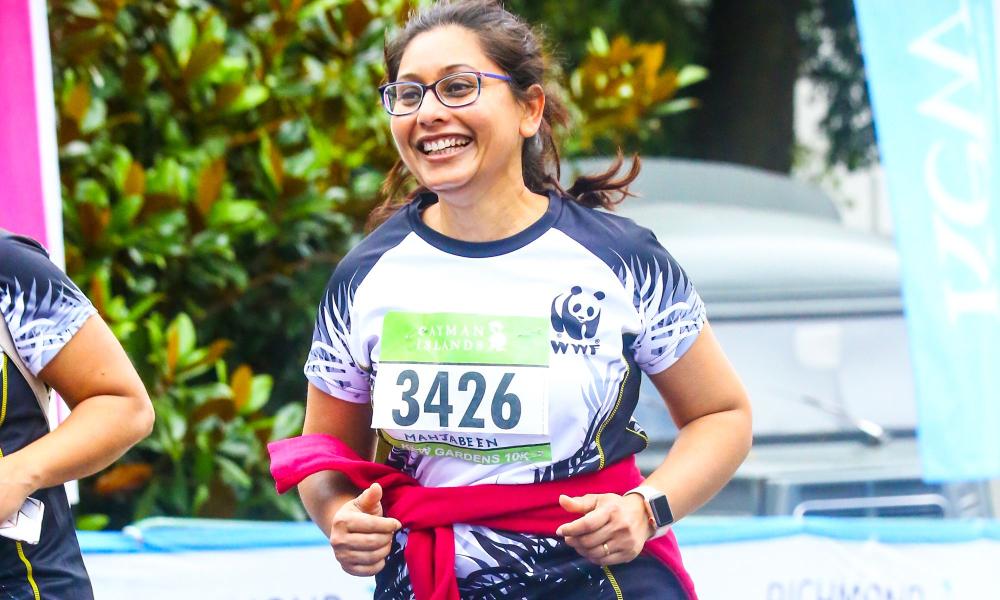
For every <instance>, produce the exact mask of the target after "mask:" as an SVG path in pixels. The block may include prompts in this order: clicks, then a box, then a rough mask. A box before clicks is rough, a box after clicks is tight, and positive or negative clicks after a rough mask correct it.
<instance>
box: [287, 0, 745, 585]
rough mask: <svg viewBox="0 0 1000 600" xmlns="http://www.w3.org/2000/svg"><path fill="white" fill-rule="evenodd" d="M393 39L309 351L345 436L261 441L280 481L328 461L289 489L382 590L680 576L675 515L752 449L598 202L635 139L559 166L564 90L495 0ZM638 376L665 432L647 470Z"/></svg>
mask: <svg viewBox="0 0 1000 600" xmlns="http://www.w3.org/2000/svg"><path fill="white" fill-rule="evenodd" d="M385 62H386V71H387V80H388V83H387V84H386V85H384V86H382V88H381V93H382V101H383V104H384V108H385V110H386V112H387V113H388V114H389V119H390V122H391V129H392V136H393V140H394V141H395V144H396V147H397V150H398V152H399V158H400V162H399V163H398V164H397V166H396V168H394V169H393V171H392V173H391V174H390V178H389V180H388V181H387V182H386V189H387V190H388V191H389V197H388V199H387V200H386V201H385V203H384V204H383V205H382V206H381V207H379V209H377V211H376V214H374V215H373V218H374V219H375V220H376V221H380V220H384V222H383V223H382V224H381V226H379V227H378V228H377V229H375V230H374V232H373V233H371V235H369V236H368V237H367V238H366V239H365V240H364V241H363V242H361V244H360V245H359V246H357V247H356V248H355V249H354V250H353V251H352V252H350V253H349V254H348V255H347V257H346V258H345V259H344V260H343V261H342V262H341V263H340V265H339V266H338V267H337V268H336V270H335V272H334V274H333V277H332V278H331V280H330V283H329V285H328V288H327V291H326V294H325V296H324V298H323V301H322V303H321V305H320V309H319V317H318V320H317V324H316V330H315V335H314V338H313V345H312V350H311V352H310V355H309V358H308V362H307V364H306V366H305V372H306V375H307V377H308V379H309V392H308V401H307V408H306V418H305V427H304V433H305V434H328V435H330V436H333V437H335V438H337V441H329V440H328V439H326V440H325V441H324V438H322V437H321V436H311V435H306V436H304V437H303V438H301V439H300V441H301V442H302V444H301V445H300V446H299V447H298V452H295V451H293V446H292V445H291V444H288V445H286V444H284V443H279V444H276V445H275V447H274V448H272V456H273V458H274V463H273V464H274V469H273V470H274V472H275V475H276V478H277V479H278V482H279V488H281V489H284V488H287V487H289V486H290V485H292V484H294V483H295V482H297V481H299V480H302V479H303V478H304V477H306V475H308V473H310V472H317V471H319V472H317V474H315V475H312V476H309V477H307V478H305V479H304V480H303V481H302V483H301V485H300V488H299V489H300V492H301V495H302V498H303V502H304V503H305V505H306V508H307V510H308V511H309V513H310V515H311V516H312V517H313V519H314V520H315V522H316V523H317V524H318V525H319V526H320V527H321V528H322V529H323V531H324V532H325V533H326V534H327V535H328V536H329V537H330V540H331V544H332V546H333V550H334V553H335V555H336V557H337V559H338V560H339V561H340V563H341V565H342V566H343V568H344V569H345V570H346V571H347V572H349V573H352V574H355V575H375V581H376V591H375V597H376V598H380V599H397V598H398V599H402V598H411V597H414V596H416V597H417V598H418V599H422V598H457V597H459V596H460V597H461V598H561V599H568V598H581V599H582V598H586V599H595V598H608V599H615V598H617V599H621V598H625V599H629V598H651V599H652V598H656V599H661V600H662V599H670V598H693V597H694V588H693V585H692V584H691V581H690V578H689V577H688V575H687V573H686V572H685V571H684V568H683V565H682V564H681V561H680V557H679V553H678V551H677V546H676V542H675V541H674V538H673V534H672V533H671V532H670V523H672V522H673V521H675V520H677V519H680V518H682V517H683V516H685V515H687V514H689V513H690V512H692V511H693V510H695V509H696V508H697V507H699V506H700V505H702V504H703V503H704V502H706V501H707V500H708V499H709V498H711V496H712V495H713V494H715V493H716V492H717V491H718V490H719V489H720V488H722V486H723V485H724V484H725V483H726V482H727V481H728V480H729V478H730V477H731V476H732V475H733V473H734V472H735V470H736V468H737V466H738V465H739V464H740V463H741V462H742V460H743V459H744V457H745V456H746V454H747V452H748V450H749V447H750V440H751V431H750V407H749V403H748V400H747V397H746V394H745V392H744V389H743V387H742V385H741V383H740V381H739V379H738V378H737V375H736V374H735V373H734V371H733V369H732V367H731V366H730V364H729V363H728V361H727V360H726V358H725V356H724V354H723V352H722V350H721V349H720V347H719V344H718V343H717V341H716V338H715V336H714V335H713V334H712V329H711V327H710V326H709V324H708V322H707V320H706V317H705V307H704V305H703V304H702V301H701V299H700V298H699V296H698V294H697V292H696V291H695V289H694V287H693V286H692V284H691V282H690V281H689V280H688V278H687V276H686V275H685V273H684V271H683V270H682V269H681V267H680V266H679V265H678V264H677V263H676V262H675V261H674V260H673V258H672V257H671V256H670V255H669V254H668V253H667V252H666V250H664V248H663V247H662V246H661V245H660V244H659V243H658V241H657V240H656V238H655V237H654V236H653V234H652V233H651V232H650V231H648V230H647V229H644V228H642V227H639V226H637V225H636V224H635V223H633V222H631V221H630V220H628V219H624V218H621V217H617V216H614V215H612V214H609V213H608V212H604V211H598V210H595V208H599V207H604V208H611V207H612V206H613V205H614V204H615V203H616V202H617V201H619V200H620V198H621V197H623V196H624V193H625V192H626V191H627V186H628V184H629V183H630V182H631V181H632V180H633V179H634V178H635V176H636V175H637V173H638V161H636V164H635V166H633V168H632V170H631V172H629V173H628V174H627V175H625V176H624V177H620V178H617V179H616V177H617V171H618V169H619V167H620V166H621V161H618V163H617V164H616V165H615V167H614V168H613V169H612V170H611V171H609V172H607V173H604V174H601V175H596V176H590V177H582V178H580V179H578V180H577V181H576V183H575V184H574V185H573V186H572V187H570V188H569V189H568V190H563V189H562V188H561V187H560V186H559V183H558V178H557V168H558V164H559V157H558V152H557V147H556V143H555V141H554V140H553V128H554V127H556V126H558V125H564V124H565V123H566V119H567V111H566V109H565V107H564V106H563V105H562V104H561V103H560V102H559V99H558V96H557V95H555V94H553V93H551V89H550V88H548V87H547V85H546V81H547V76H548V75H549V73H548V67H549V62H548V59H547V57H546V56H545V54H544V53H543V50H542V44H541V41H540V38H539V36H537V35H536V34H535V33H534V32H533V31H532V29H531V28H530V27H529V26H528V25H527V24H525V23H524V22H523V21H521V20H520V19H519V18H517V17H515V16H514V15H512V14H510V13H509V12H507V11H506V10H504V9H503V8H502V7H501V6H500V5H499V4H498V3H496V2H490V1H485V0H476V1H470V2H454V3H439V4H436V5H434V6H432V7H430V8H428V9H426V10H424V11H422V12H420V13H417V14H416V15H415V16H413V18H412V19H411V20H410V21H409V23H408V24H407V25H406V26H405V28H404V29H403V30H402V31H401V32H400V33H399V34H398V35H396V37H395V38H393V39H392V40H391V41H389V42H388V43H387V45H386V49H385ZM411 182H412V183H415V186H414V185H410V184H411ZM409 189H413V191H412V192H410V193H408V194H403V193H402V192H401V190H409ZM641 373H645V374H646V375H647V376H648V377H650V378H651V380H652V381H653V383H654V384H655V385H656V387H657V389H658V390H659V391H660V393H661V394H662V396H663V398H664V400H665V401H666V403H667V405H668V407H669V409H670V412H671V414H672V416H673V418H674V420H675V421H676V423H677V425H678V427H679V430H680V431H679V434H678V436H677V439H676V442H675V443H674V444H673V447H672V449H671V451H670V453H669V455H668V456H667V457H666V459H665V460H664V462H663V463H662V465H661V466H660V467H659V468H657V469H656V470H655V471H654V472H653V473H651V474H650V475H649V477H647V478H646V479H645V480H644V481H643V480H642V478H641V476H639V475H638V474H637V473H638V472H637V471H636V469H635V466H634V462H633V460H632V457H633V455H634V454H635V453H637V452H639V451H641V450H642V449H644V448H645V447H646V445H647V436H646V435H645V433H644V432H643V430H642V428H641V427H640V426H639V424H638V423H636V422H635V421H634V420H633V418H632V413H633V411H634V409H635V407H636V403H637V400H638V390H639V381H640V376H641ZM307 440H312V441H311V442H309V443H306V442H307ZM309 444H312V445H309ZM326 451H329V455H328V456H327V457H326V458H324V459H323V460H319V459H317V458H316V457H317V456H319V455H320V454H322V453H323V452H326ZM368 461H372V462H374V463H376V464H375V465H372V462H368ZM306 463H308V466H303V465H306ZM324 469H334V470H336V471H339V472H334V471H331V470H324ZM369 483H370V485H369ZM452 532H453V538H452ZM452 539H453V541H452ZM409 546H413V548H410V547H409ZM417 548H419V549H417ZM644 548H645V550H646V551H645V552H643V550H644Z"/></svg>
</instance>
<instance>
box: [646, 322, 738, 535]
mask: <svg viewBox="0 0 1000 600" xmlns="http://www.w3.org/2000/svg"><path fill="white" fill-rule="evenodd" d="M650 380H651V381H652V382H653V384H654V385H655V386H656V388H657V389H658V390H659V391H660V394H661V395H662V396H663V399H664V400H665V401H666V403H667V406H668V407H669V408H670V414H671V416H672V417H673V419H674V422H675V423H677V427H678V428H679V430H680V431H679V432H678V434H677V439H676V440H675V441H674V444H673V446H672V447H671V448H670V452H669V453H668V454H667V457H666V459H665V460H664V461H663V463H662V464H661V465H660V466H659V467H657V468H656V470H655V471H653V472H652V473H651V474H650V476H649V477H648V478H647V479H646V481H645V485H650V486H652V487H655V488H656V489H658V490H660V491H662V492H663V493H665V494H666V495H667V500H668V501H669V502H670V510H671V512H672V513H673V515H674V519H680V518H681V517H683V516H685V515H687V514H689V513H691V512H693V511H695V510H696V509H697V508H698V507H700V506H701V505H703V504H704V503H705V502H708V500H709V499H711V498H712V496H714V495H715V494H716V493H717V492H718V491H719V490H721V489H722V487H723V486H724V485H726V482H728V481H729V479H730V478H731V477H732V476H733V474H734V473H735V472H736V469H737V468H738V467H739V466H740V464H741V463H742V462H743V459H745V458H746V456H747V453H748V452H749V451H750V443H751V440H752V432H751V414H750V400H749V399H748V398H747V393H746V390H744V389H743V384H742V383H741V382H740V379H739V376H738V375H737V374H736V371H735V370H734V369H733V366H732V365H731V364H730V363H729V360H728V359H727V358H726V355H725V354H724V353H723V351H722V348H721V347H720V346H719V342H718V340H717V339H716V338H715V334H714V333H713V332H712V328H711V327H710V326H709V324H708V323H705V327H704V329H703V330H702V331H701V333H700V334H699V335H698V339H697V340H696V341H695V342H694V344H692V345H691V348H689V349H688V351H687V352H686V353H685V354H684V356H682V357H681V358H680V359H679V360H678V361H677V362H676V363H674V365H673V366H671V367H670V368H669V369H667V370H666V371H663V372H661V373H658V374H656V375H653V376H652V377H650Z"/></svg>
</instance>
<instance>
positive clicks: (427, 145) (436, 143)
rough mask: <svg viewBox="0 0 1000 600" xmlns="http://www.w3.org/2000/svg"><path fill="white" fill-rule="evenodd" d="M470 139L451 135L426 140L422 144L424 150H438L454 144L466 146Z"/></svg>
mask: <svg viewBox="0 0 1000 600" xmlns="http://www.w3.org/2000/svg"><path fill="white" fill-rule="evenodd" d="M470 141H471V140H469V139H468V138H460V137H449V138H441V139H437V140H431V141H429V142H424V143H423V144H422V145H421V146H422V149H423V151H424V152H437V151H439V150H444V149H445V148H451V147H452V146H466V145H468V144H469V142H470Z"/></svg>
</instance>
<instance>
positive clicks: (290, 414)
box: [269, 402, 305, 441]
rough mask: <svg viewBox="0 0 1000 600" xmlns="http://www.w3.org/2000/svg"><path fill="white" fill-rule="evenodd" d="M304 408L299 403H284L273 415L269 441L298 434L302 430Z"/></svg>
mask: <svg viewBox="0 0 1000 600" xmlns="http://www.w3.org/2000/svg"><path fill="white" fill-rule="evenodd" d="M304 418H305V409H304V408H303V407H302V404H301V403H298V402H296V403H294V404H286V405H285V406H282V407H281V408H280V409H279V410H278V412H277V413H275V415H274V423H273V425H272V426H271V436H270V439H269V441H274V440H283V439H285V438H289V437H292V436H294V435H298V434H299V433H300V432H301V431H302V422H303V419H304Z"/></svg>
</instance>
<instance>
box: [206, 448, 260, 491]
mask: <svg viewBox="0 0 1000 600" xmlns="http://www.w3.org/2000/svg"><path fill="white" fill-rule="evenodd" d="M215 464H216V465H217V466H218V467H219V472H220V473H219V474H220V475H221V476H222V480H223V481H224V482H226V483H227V484H229V485H231V486H233V487H235V488H237V489H243V490H248V489H250V486H252V485H253V480H252V479H251V478H250V476H249V475H247V472H246V471H244V470H243V468H242V467H240V466H239V465H237V464H236V463H235V462H233V461H232V460H230V459H228V458H226V457H225V456H218V455H216V457H215Z"/></svg>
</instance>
